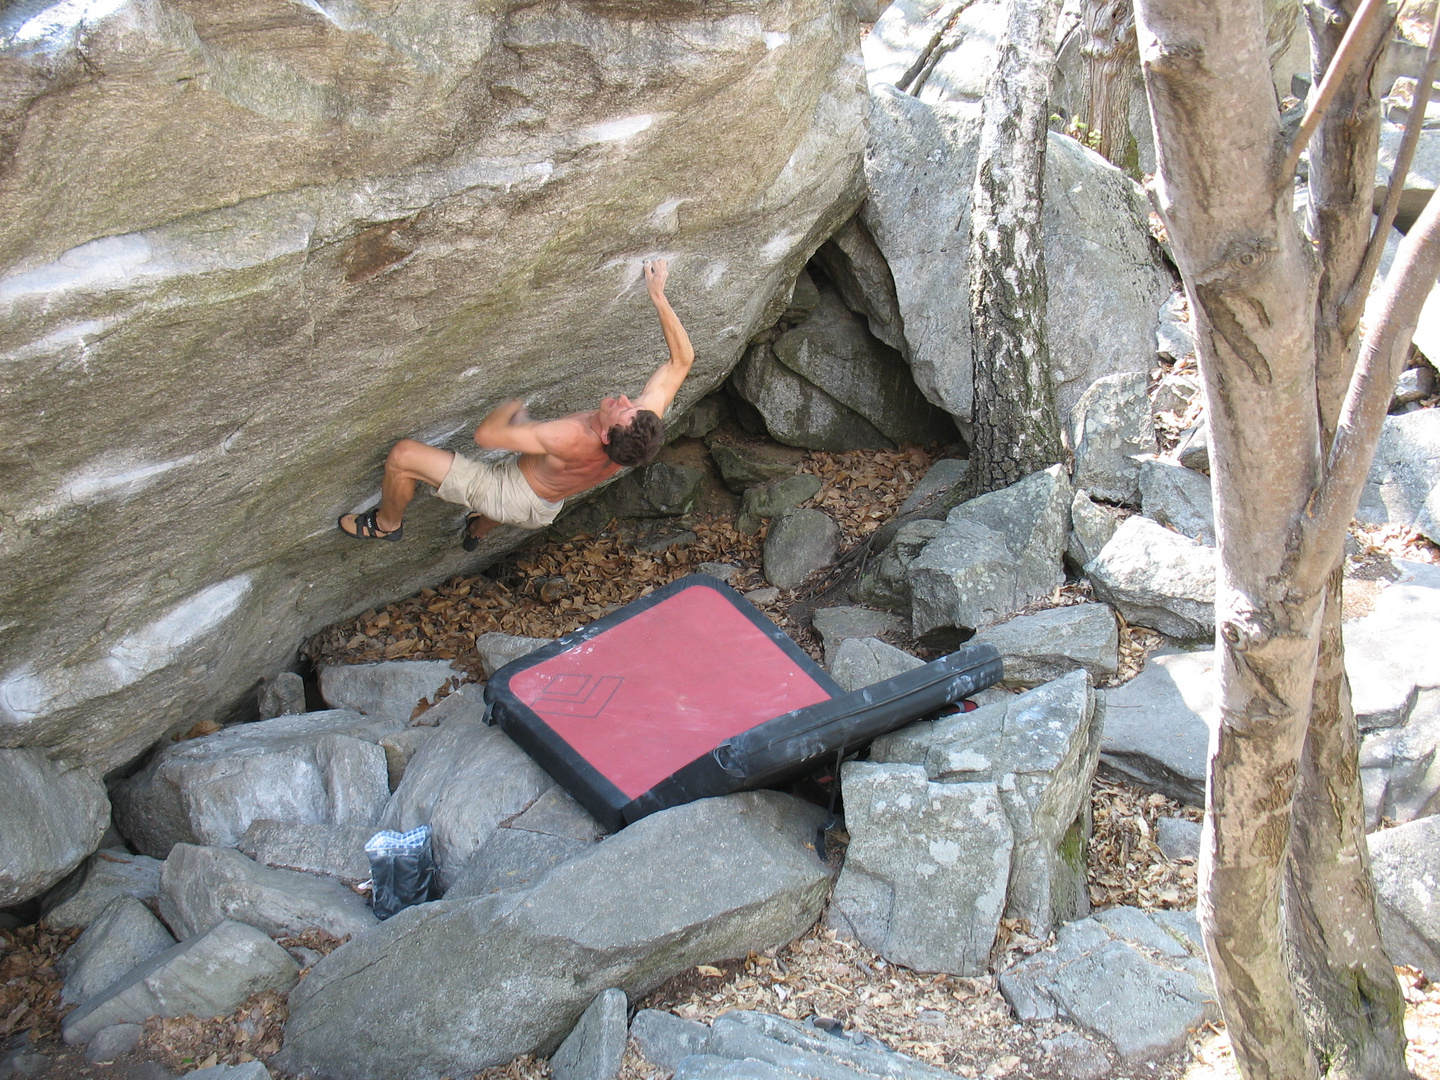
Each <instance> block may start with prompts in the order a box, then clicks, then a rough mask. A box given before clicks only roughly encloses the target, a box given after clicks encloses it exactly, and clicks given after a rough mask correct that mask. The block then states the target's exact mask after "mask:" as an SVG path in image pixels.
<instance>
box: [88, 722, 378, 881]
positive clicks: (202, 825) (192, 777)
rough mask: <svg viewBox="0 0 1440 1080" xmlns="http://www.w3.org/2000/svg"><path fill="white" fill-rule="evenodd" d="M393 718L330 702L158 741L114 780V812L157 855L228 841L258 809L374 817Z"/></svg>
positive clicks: (352, 819)
mask: <svg viewBox="0 0 1440 1080" xmlns="http://www.w3.org/2000/svg"><path fill="white" fill-rule="evenodd" d="M399 726H400V725H399V724H398V723H396V722H395V721H393V720H379V721H376V720H369V719H366V718H365V717H363V716H361V715H360V714H359V713H357V712H352V711H350V710H348V709H335V710H331V711H328V712H313V713H305V714H304V715H302V716H278V717H276V718H275V719H273V720H261V721H259V722H258V723H254V724H237V725H235V726H234V727H229V728H225V729H224V730H222V731H220V732H218V733H216V734H214V735H206V736H205V737H203V738H199V739H189V740H186V741H185V742H179V743H167V744H163V745H162V746H160V748H159V749H158V750H157V751H156V753H155V754H154V756H153V757H152V758H151V759H150V762H149V764H147V765H146V766H145V767H144V768H143V769H141V770H140V771H139V772H138V773H136V774H135V775H134V776H132V777H130V778H129V779H128V780H124V781H122V782H121V783H119V784H117V785H115V787H114V788H113V789H112V794H113V797H114V800H115V818H116V821H117V823H118V824H119V825H120V828H121V829H122V830H123V831H124V833H125V835H126V836H127V837H128V838H129V839H130V842H131V843H132V844H134V845H135V846H136V847H137V848H139V849H140V850H141V851H142V852H144V853H145V854H147V855H153V856H154V857H156V858H164V857H165V856H166V855H168V854H169V853H170V848H171V847H173V846H174V845H175V844H179V843H186V844H194V843H200V844H215V845H219V846H221V847H234V846H236V845H237V844H239V842H240V838H241V837H242V836H244V835H245V830H246V829H248V828H249V827H250V825H251V823H252V822H254V821H258V820H260V819H262V818H266V819H271V820H275V821H289V822H294V823H297V824H314V825H321V824H332V825H366V824H371V823H373V822H374V821H375V819H376V818H377V817H378V816H379V814H380V811H381V809H382V808H383V807H384V805H385V800H386V799H387V798H389V795H390V785H389V783H388V782H387V779H386V766H385V753H384V751H382V750H381V749H380V748H379V747H378V746H376V745H375V740H377V739H379V738H382V737H383V736H384V735H386V734H389V733H390V732H392V731H395V730H398V728H399Z"/></svg>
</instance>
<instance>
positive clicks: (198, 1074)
mask: <svg viewBox="0 0 1440 1080" xmlns="http://www.w3.org/2000/svg"><path fill="white" fill-rule="evenodd" d="M185 1075H186V1076H187V1078H191V1080H270V1070H269V1069H267V1068H266V1067H265V1063H264V1062H263V1061H247V1062H244V1063H243V1064H240V1065H224V1064H221V1065H211V1066H210V1067H209V1068H208V1069H196V1070H195V1071H194V1072H192V1073H186V1074H185Z"/></svg>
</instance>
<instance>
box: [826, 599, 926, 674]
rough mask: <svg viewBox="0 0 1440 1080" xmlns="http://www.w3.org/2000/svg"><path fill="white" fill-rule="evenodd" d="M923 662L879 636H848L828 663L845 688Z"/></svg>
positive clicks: (902, 670)
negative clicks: (888, 643)
mask: <svg viewBox="0 0 1440 1080" xmlns="http://www.w3.org/2000/svg"><path fill="white" fill-rule="evenodd" d="M817 614H818V612H817ZM924 665H925V661H923V660H921V659H919V658H917V657H914V656H911V655H910V654H909V653H907V652H904V651H902V650H900V649H897V648H896V647H895V646H894V645H887V644H886V643H885V642H883V641H881V640H880V639H879V638H876V637H851V638H846V639H845V640H844V641H842V642H840V644H839V646H838V647H837V648H836V649H835V656H834V659H833V660H831V661H830V665H829V666H830V676H831V678H833V679H834V680H835V681H836V682H837V683H839V684H840V685H841V686H842V687H844V688H845V689H846V690H859V689H860V688H861V687H862V686H874V685H875V684H876V683H878V682H884V681H885V680H886V679H893V678H894V677H895V676H896V675H903V674H904V673H905V672H907V671H911V670H913V669H915V668H917V667H924Z"/></svg>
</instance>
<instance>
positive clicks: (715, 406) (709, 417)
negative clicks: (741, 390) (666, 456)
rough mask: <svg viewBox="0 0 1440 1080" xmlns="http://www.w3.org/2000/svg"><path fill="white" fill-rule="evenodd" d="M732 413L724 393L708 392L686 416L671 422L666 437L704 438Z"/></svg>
mask: <svg viewBox="0 0 1440 1080" xmlns="http://www.w3.org/2000/svg"><path fill="white" fill-rule="evenodd" d="M729 415H730V403H729V401H727V400H726V398H725V395H724V394H723V393H719V392H716V393H714V394H707V395H706V396H705V397H703V398H701V399H700V400H699V401H697V402H696V403H695V404H694V405H693V406H692V407H691V409H690V411H689V412H687V413H686V414H685V415H684V416H682V417H681V418H680V419H679V420H678V421H676V422H675V423H673V424H671V425H670V426H669V427H668V429H667V430H666V432H665V437H666V439H667V440H668V439H703V438H705V436H706V435H709V434H710V432H712V431H714V430H715V429H716V428H717V427H719V426H720V425H721V423H723V422H724V420H725V418H726V417H727V416H729Z"/></svg>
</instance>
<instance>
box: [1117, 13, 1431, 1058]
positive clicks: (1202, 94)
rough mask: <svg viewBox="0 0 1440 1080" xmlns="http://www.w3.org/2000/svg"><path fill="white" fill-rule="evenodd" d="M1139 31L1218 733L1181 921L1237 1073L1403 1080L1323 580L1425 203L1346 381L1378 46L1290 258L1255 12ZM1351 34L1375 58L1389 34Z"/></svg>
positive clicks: (1148, 21)
mask: <svg viewBox="0 0 1440 1080" xmlns="http://www.w3.org/2000/svg"><path fill="white" fill-rule="evenodd" d="M1322 2H1324V3H1326V4H1327V6H1330V7H1336V6H1338V0H1322ZM1136 14H1137V26H1138V37H1139V41H1140V47H1141V52H1142V58H1143V61H1144V68H1145V78H1146V85H1147V90H1148V93H1149V97H1150V106H1151V117H1152V120H1153V122H1154V125H1155V133H1156V145H1157V160H1158V164H1159V169H1158V173H1157V177H1156V182H1155V194H1156V203H1157V207H1158V209H1159V211H1160V214H1161V216H1162V218H1163V219H1164V220H1165V223H1166V226H1167V229H1168V231H1169V235H1170V239H1171V243H1172V246H1173V249H1174V251H1175V256H1176V261H1177V264H1178V265H1179V267H1180V271H1181V275H1182V277H1183V278H1184V280H1185V285H1186V290H1187V292H1188V294H1189V297H1190V302H1191V309H1192V312H1193V317H1194V319H1195V322H1196V329H1197V339H1198V345H1199V353H1200V360H1201V368H1202V374H1203V376H1204V380H1205V388H1206V395H1207V402H1208V405H1209V423H1210V434H1211V443H1212V451H1211V462H1212V486H1213V492H1214V497H1215V507H1216V525H1217V529H1216V532H1217V539H1218V543H1217V547H1218V556H1219V558H1218V562H1219V573H1218V580H1217V588H1216V611H1215V615H1216V625H1217V639H1216V647H1217V651H1218V653H1219V664H1218V665H1217V666H1218V669H1219V677H1220V693H1219V701H1220V724H1219V728H1218V731H1217V732H1216V735H1215V738H1214V740H1213V742H1212V746H1211V760H1210V773H1209V783H1208V788H1207V809H1208V811H1209V815H1208V818H1207V828H1206V833H1205V844H1204V851H1203V854H1202V866H1201V888H1202V900H1201V912H1200V914H1201V923H1202V928H1203V930H1204V933H1205V939H1206V945H1207V948H1208V950H1209V952H1210V957H1211V966H1212V969H1213V970H1214V973H1215V978H1216V989H1217V992H1218V996H1219V998H1220V1002H1221V1007H1222V1011H1223V1012H1224V1015H1225V1019H1226V1022H1227V1025H1228V1026H1229V1029H1230V1036H1231V1041H1232V1044H1233V1045H1234V1048H1235V1054H1236V1060H1237V1063H1238V1064H1239V1066H1240V1069H1241V1071H1242V1073H1243V1074H1244V1075H1245V1076H1246V1077H1247V1078H1257V1077H1266V1078H1270V1077H1275V1078H1281V1077H1283V1078H1286V1080H1293V1078H1299V1077H1307V1076H1314V1075H1317V1074H1318V1072H1319V1071H1320V1068H1321V1066H1322V1064H1323V1066H1324V1068H1325V1070H1326V1071H1327V1072H1333V1073H1335V1074H1337V1075H1355V1076H1360V1075H1364V1076H1397V1077H1398V1076H1403V1075H1404V1062H1403V1049H1404V1046H1403V1028H1402V1026H1401V1019H1402V1015H1403V1006H1402V1003H1401V1002H1400V999H1399V994H1398V988H1397V987H1396V985H1395V980H1394V975H1393V971H1391V970H1390V969H1389V966H1388V961H1387V960H1386V959H1385V957H1384V953H1383V950H1381V949H1380V946H1379V932H1378V925H1377V923H1376V920H1375V911H1374V899H1373V893H1372V892H1371V890H1370V886H1369V878H1368V867H1367V865H1366V857H1365V850H1366V849H1365V841H1364V836H1363V810H1362V806H1361V801H1360V789H1359V769H1358V758H1357V756H1356V742H1357V733H1356V732H1355V730H1354V722H1353V717H1352V716H1351V715H1350V712H1349V705H1348V696H1347V692H1346V687H1345V681H1344V676H1343V666H1342V664H1343V653H1342V651H1341V643H1340V637H1339V611H1340V606H1339V601H1340V583H1341V579H1340V575H1339V566H1340V560H1341V553H1342V544H1343V539H1344V530H1345V527H1346V525H1347V524H1348V522H1349V521H1350V518H1351V517H1352V516H1353V514H1354V508H1355V504H1356V502H1357V501H1358V497H1359V490H1360V486H1361V484H1362V483H1363V481H1364V476H1365V472H1366V471H1368V468H1369V461H1370V458H1371V456H1372V455H1373V452H1374V445H1375V442H1376V440H1377V439H1378V437H1379V431H1380V425H1381V423H1382V422H1383V417H1384V409H1385V404H1386V402H1388V398H1389V394H1390V389H1391V387H1392V386H1393V380H1394V378H1395V377H1397V376H1398V369H1399V365H1400V361H1401V357H1400V353H1399V350H1400V347H1401V344H1402V343H1408V340H1409V335H1410V333H1411V332H1412V331H1413V328H1414V320H1415V316H1416V315H1417V314H1418V311H1419V306H1420V304H1421V303H1422V302H1423V300H1424V293H1425V292H1428V289H1429V287H1430V286H1431V285H1433V283H1434V275H1435V272H1436V269H1437V267H1440V207H1434V208H1432V209H1431V210H1427V213H1426V215H1425V216H1424V217H1423V218H1422V220H1423V221H1424V227H1423V228H1422V227H1421V223H1419V222H1417V225H1416V228H1415V229H1414V230H1412V237H1411V238H1410V239H1409V240H1407V242H1406V246H1405V247H1404V248H1402V255H1401V257H1400V259H1398V260H1397V263H1396V268H1395V270H1393V271H1392V274H1393V276H1394V282H1393V285H1392V286H1391V287H1390V290H1389V292H1388V294H1387V295H1388V300H1387V303H1386V305H1385V307H1384V309H1383V310H1382V311H1380V312H1379V314H1378V320H1377V321H1376V325H1375V326H1374V327H1373V328H1372V329H1371V331H1370V332H1369V335H1368V337H1367V339H1366V342H1365V344H1364V348H1363V350H1362V351H1361V357H1360V363H1359V365H1358V367H1357V365H1356V339H1355V335H1354V332H1353V327H1351V328H1347V327H1345V326H1343V325H1342V324H1341V322H1340V320H1339V312H1340V311H1341V308H1342V306H1343V303H1344V297H1345V296H1346V294H1347V293H1348V292H1349V290H1350V286H1351V283H1352V282H1353V280H1354V274H1355V270H1356V268H1357V267H1358V265H1359V262H1360V257H1361V254H1362V252H1363V249H1364V244H1365V239H1366V233H1367V231H1368V230H1367V226H1368V222H1369V219H1370V187H1369V185H1370V182H1371V181H1370V176H1371V173H1370V170H1372V169H1373V167H1374V160H1375V149H1374V147H1375V144H1374V141H1373V130H1372V129H1371V127H1370V126H1369V125H1370V121H1371V113H1372V112H1373V109H1374V100H1373V93H1372V92H1371V89H1370V87H1369V85H1368V78H1369V76H1368V72H1369V59H1368V58H1370V57H1373V55H1375V53H1376V52H1378V47H1376V46H1375V41H1370V40H1367V39H1365V38H1357V42H1358V43H1359V44H1360V45H1361V48H1360V50H1359V53H1358V55H1359V56H1360V57H1361V62H1360V63H1358V64H1355V65H1353V66H1352V68H1351V71H1350V74H1349V75H1347V77H1346V79H1345V80H1344V81H1343V82H1342V83H1341V84H1340V86H1341V90H1340V94H1339V97H1338V99H1337V104H1336V105H1335V106H1334V107H1333V108H1332V110H1331V111H1330V112H1329V113H1328V114H1327V116H1326V119H1325V123H1324V124H1323V125H1322V127H1321V130H1320V132H1319V134H1318V137H1317V138H1316V139H1315V140H1314V142H1313V144H1312V149H1313V150H1314V153H1315V161H1314V162H1313V163H1312V177H1314V179H1315V182H1316V203H1315V205H1316V213H1315V217H1314V221H1315V225H1314V228H1315V234H1316V248H1315V249H1314V250H1312V247H1311V244H1310V242H1309V240H1308V239H1307V238H1305V237H1304V236H1302V235H1301V234H1300V232H1299V230H1298V229H1297V228H1296V226H1295V222H1294V217H1293V215H1292V214H1291V212H1290V202H1291V189H1292V177H1291V176H1290V175H1289V174H1288V170H1287V168H1286V165H1287V159H1288V158H1289V157H1290V155H1289V154H1288V153H1287V150H1288V148H1287V147H1286V146H1285V145H1284V144H1283V142H1282V137H1281V134H1280V129H1279V116H1278V111H1277V108H1276V102H1275V94H1274V89H1273V86H1272V85H1271V82H1270V78H1269V65H1268V63H1267V60H1268V57H1267V55H1266V26H1265V21H1264V9H1263V8H1262V5H1261V4H1260V3H1258V2H1252V3H1249V4H1243V5H1242V4H1224V5H1209V4H1204V5H1202V4H1195V3H1193V0H1136ZM1329 15H1330V16H1336V15H1338V16H1340V19H1341V21H1340V22H1339V23H1338V24H1336V23H1334V22H1327V23H1326V25H1325V27H1324V28H1323V29H1324V31H1325V35H1326V37H1325V40H1324V41H1323V42H1321V43H1320V45H1321V48H1320V50H1319V51H1320V52H1321V56H1322V60H1323V59H1324V58H1325V57H1326V56H1327V55H1329V54H1332V53H1334V51H1335V45H1336V44H1337V43H1338V37H1339V35H1340V34H1341V33H1343V31H1344V29H1345V27H1346V25H1348V22H1349V12H1347V11H1331V12H1329ZM1383 21H1384V20H1380V22H1383ZM1369 33H1370V34H1371V35H1372V36H1373V35H1375V34H1378V35H1379V37H1378V38H1376V39H1375V40H1376V41H1383V37H1384V34H1386V33H1388V29H1377V28H1376V27H1370V28H1369ZM1317 255H1318V259H1317ZM1322 264H1323V265H1322ZM1427 275H1428V276H1427ZM1352 369H1353V370H1354V374H1353V377H1352ZM1297 810H1298V815H1297ZM1287 881H1288V884H1289V895H1288V896H1287V897H1286V901H1285V904H1284V911H1285V915H1286V919H1285V920H1284V921H1283V922H1282V918H1281V910H1282V905H1281V896H1282V888H1283V887H1284V886H1285V884H1286V882H1287ZM1297 982H1298V984H1299V987H1298V993H1297V989H1296V988H1295V984H1296V983H1297ZM1302 1005H1303V1008H1302ZM1312 1040H1313V1042H1312ZM1317 1051H1318V1053H1317Z"/></svg>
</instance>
